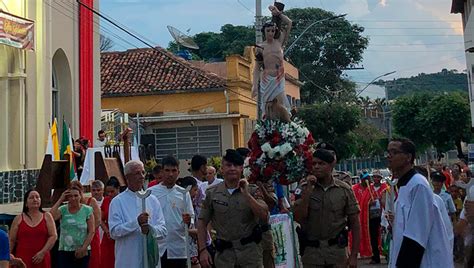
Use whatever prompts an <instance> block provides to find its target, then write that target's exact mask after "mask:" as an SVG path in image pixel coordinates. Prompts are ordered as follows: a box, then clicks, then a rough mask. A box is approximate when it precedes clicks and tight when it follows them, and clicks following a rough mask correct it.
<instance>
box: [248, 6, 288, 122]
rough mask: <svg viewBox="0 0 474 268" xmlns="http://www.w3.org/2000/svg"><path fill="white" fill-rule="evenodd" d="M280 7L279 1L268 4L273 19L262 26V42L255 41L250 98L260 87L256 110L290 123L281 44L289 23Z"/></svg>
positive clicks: (282, 45)
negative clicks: (255, 61)
mask: <svg viewBox="0 0 474 268" xmlns="http://www.w3.org/2000/svg"><path fill="white" fill-rule="evenodd" d="M283 7H284V5H283V4H281V3H278V2H275V5H274V6H269V7H268V8H269V9H270V11H271V12H272V17H273V18H272V21H271V22H267V23H265V24H264V25H263V27H262V32H263V35H264V37H265V41H264V42H263V43H261V44H257V49H256V58H257V64H256V65H255V69H254V84H253V88H252V97H254V98H255V97H256V96H257V92H258V90H259V89H260V94H261V101H262V103H260V107H259V108H258V109H261V110H262V111H263V112H264V118H265V119H269V120H281V121H284V122H290V121H291V119H290V118H291V114H290V109H291V107H290V103H289V101H288V99H287V97H286V94H285V69H284V66H283V63H284V59H283V47H284V46H285V43H286V41H287V40H288V35H289V33H290V30H291V25H292V22H291V20H290V19H289V18H288V17H287V16H286V15H284V14H283ZM257 78H260V79H257ZM259 86H260V88H259Z"/></svg>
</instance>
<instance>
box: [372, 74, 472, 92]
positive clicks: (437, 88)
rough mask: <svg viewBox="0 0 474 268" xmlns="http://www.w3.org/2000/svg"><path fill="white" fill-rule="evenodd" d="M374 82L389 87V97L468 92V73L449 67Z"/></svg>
mask: <svg viewBox="0 0 474 268" xmlns="http://www.w3.org/2000/svg"><path fill="white" fill-rule="evenodd" d="M374 84H376V85H379V86H385V87H387V91H388V98H389V99H396V98H398V97H400V96H403V95H410V94H413V93H421V92H429V93H434V94H436V93H442V92H452V91H463V92H468V83H467V75H466V74H465V73H459V72H458V71H457V70H449V71H448V70H447V69H443V70H441V72H438V73H432V74H425V73H421V74H418V75H417V76H412V77H410V78H398V79H393V80H387V81H383V80H380V81H377V82H375V83H374Z"/></svg>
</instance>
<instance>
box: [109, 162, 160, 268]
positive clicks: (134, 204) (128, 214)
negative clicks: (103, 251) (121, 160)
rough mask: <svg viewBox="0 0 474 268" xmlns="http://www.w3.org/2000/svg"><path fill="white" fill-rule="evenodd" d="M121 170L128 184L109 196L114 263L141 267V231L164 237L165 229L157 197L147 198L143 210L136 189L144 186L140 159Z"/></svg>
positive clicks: (124, 267) (142, 235)
mask: <svg viewBox="0 0 474 268" xmlns="http://www.w3.org/2000/svg"><path fill="white" fill-rule="evenodd" d="M124 170H125V177H126V179H127V185H128V188H127V190H125V191H124V192H123V193H121V194H119V195H118V196H116V197H115V198H114V199H113V200H112V202H111V204H110V209H109V230H110V237H111V238H112V239H114V240H115V267H116V268H122V267H123V268H129V267H137V268H141V267H144V263H143V254H144V251H145V250H144V248H143V238H144V235H146V234H148V233H149V232H150V231H152V233H153V235H154V236H155V237H156V238H157V239H162V240H163V238H165V237H166V235H167V230H166V226H165V219H164V217H163V212H162V210H161V206H160V202H159V201H158V199H157V198H156V197H154V196H153V195H150V196H148V197H147V198H146V201H145V202H146V211H147V212H145V213H143V212H142V200H141V199H140V198H139V197H138V196H137V194H136V192H137V191H139V190H141V189H142V188H143V183H144V181H145V170H144V167H143V163H142V162H140V161H135V160H132V161H130V162H128V163H127V164H126V165H125V168H124ZM158 241H160V240H158ZM147 268H148V267H147Z"/></svg>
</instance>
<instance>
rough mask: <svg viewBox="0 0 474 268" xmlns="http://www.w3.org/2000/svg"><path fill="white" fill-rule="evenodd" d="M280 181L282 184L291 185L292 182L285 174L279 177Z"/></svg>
mask: <svg viewBox="0 0 474 268" xmlns="http://www.w3.org/2000/svg"><path fill="white" fill-rule="evenodd" d="M278 183H279V184H281V185H289V184H290V182H289V181H288V180H287V179H286V177H285V176H283V175H281V176H280V178H278Z"/></svg>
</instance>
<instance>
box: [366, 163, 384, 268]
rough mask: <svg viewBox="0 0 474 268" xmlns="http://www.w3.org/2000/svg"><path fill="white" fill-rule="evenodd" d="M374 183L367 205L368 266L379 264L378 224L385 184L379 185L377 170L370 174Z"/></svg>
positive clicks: (380, 219)
mask: <svg viewBox="0 0 474 268" xmlns="http://www.w3.org/2000/svg"><path fill="white" fill-rule="evenodd" d="M372 178H373V180H374V183H373V184H372V185H371V186H370V188H371V190H372V193H373V195H372V197H373V199H372V200H371V201H370V203H369V234H370V245H371V248H372V261H371V262H370V264H378V263H380V249H381V244H382V243H381V242H382V240H381V237H380V223H381V221H382V218H381V216H382V196H383V193H384V192H385V191H386V190H387V184H385V183H381V180H382V173H380V171H379V170H374V172H373V173H372Z"/></svg>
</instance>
